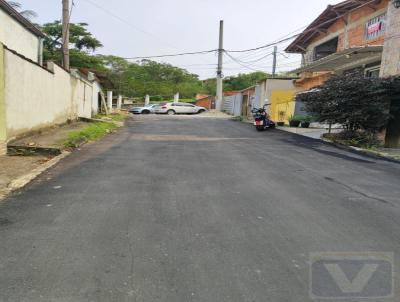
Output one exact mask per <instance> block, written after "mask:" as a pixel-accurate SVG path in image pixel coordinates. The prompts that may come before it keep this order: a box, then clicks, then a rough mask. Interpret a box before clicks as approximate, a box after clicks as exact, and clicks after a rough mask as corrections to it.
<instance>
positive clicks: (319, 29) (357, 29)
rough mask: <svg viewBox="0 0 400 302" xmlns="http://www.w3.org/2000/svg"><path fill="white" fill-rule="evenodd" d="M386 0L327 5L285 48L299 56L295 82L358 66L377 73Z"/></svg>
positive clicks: (310, 82) (316, 81)
mask: <svg viewBox="0 0 400 302" xmlns="http://www.w3.org/2000/svg"><path fill="white" fill-rule="evenodd" d="M389 3H390V1H389V0H376V1H371V0H358V1H354V0H347V1H344V2H341V3H339V4H336V5H329V6H328V7H327V8H326V10H325V11H324V12H322V14H321V15H320V16H319V17H318V18H317V19H315V20H314V21H313V22H312V23H311V24H310V25H309V26H308V27H307V28H306V29H305V30H304V31H303V33H301V34H300V35H299V36H298V37H297V38H296V39H295V40H294V41H293V42H292V43H291V44H290V45H289V46H288V47H287V49H286V52H288V53H298V54H301V55H302V57H303V64H302V65H303V66H302V67H301V68H300V69H298V70H297V72H298V73H299V74H300V75H301V78H300V79H299V80H298V81H296V84H297V85H298V86H299V87H301V88H303V89H304V90H309V89H311V88H313V87H315V86H318V85H321V84H323V83H324V82H325V81H326V80H327V79H328V78H329V77H330V75H331V74H341V73H344V72H348V71H352V70H356V69H357V70H362V71H363V72H364V73H365V74H366V75H367V76H371V77H375V76H376V77H378V76H379V73H380V66H381V61H382V51H383V44H384V41H385V32H386V19H387V16H386V15H387V9H388V5H389Z"/></svg>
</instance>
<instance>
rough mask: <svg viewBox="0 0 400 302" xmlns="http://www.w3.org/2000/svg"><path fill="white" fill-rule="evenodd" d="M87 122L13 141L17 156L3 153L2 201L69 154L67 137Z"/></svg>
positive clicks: (0, 159)
mask: <svg viewBox="0 0 400 302" xmlns="http://www.w3.org/2000/svg"><path fill="white" fill-rule="evenodd" d="M87 125H88V123H85V122H74V123H71V124H66V125H63V126H56V127H52V128H49V129H46V130H43V131H41V132H37V133H34V134H32V135H29V136H26V137H24V138H20V139H17V140H14V141H12V142H10V143H9V152H11V153H12V154H14V156H11V155H2V156H0V201H1V199H3V198H4V197H6V196H7V195H8V194H9V193H10V192H12V191H14V190H16V189H19V188H21V187H23V186H25V185H26V184H27V183H28V182H29V181H30V180H32V179H33V178H35V177H36V176H38V175H39V174H41V173H42V172H43V171H44V170H46V169H47V168H48V167H49V166H51V165H53V164H55V163H56V162H57V161H58V160H59V159H61V158H62V157H64V156H65V154H66V153H65V147H64V145H63V142H64V140H66V139H67V138H68V135H69V134H70V133H71V132H74V131H79V130H81V129H83V128H85V127H86V126H87ZM10 146H12V147H10ZM40 150H44V151H43V152H41V151H40ZM54 150H57V152H55V151H54ZM15 155H23V156H15ZM27 155H28V156H27Z"/></svg>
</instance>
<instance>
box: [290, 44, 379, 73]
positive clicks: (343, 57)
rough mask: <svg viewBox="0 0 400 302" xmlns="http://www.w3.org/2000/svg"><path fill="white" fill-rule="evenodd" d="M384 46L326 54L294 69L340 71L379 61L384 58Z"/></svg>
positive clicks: (299, 70) (357, 48)
mask: <svg viewBox="0 0 400 302" xmlns="http://www.w3.org/2000/svg"><path fill="white" fill-rule="evenodd" d="M382 51H383V46H367V47H356V48H349V49H346V50H343V51H341V52H337V53H334V54H331V55H329V56H326V57H325V58H322V59H320V60H318V61H315V62H312V63H311V64H309V65H306V66H304V67H301V68H299V69H296V70H294V71H293V72H295V73H301V72H321V71H339V70H346V69H352V68H356V67H359V66H362V65H366V64H370V63H374V62H379V61H381V59H382Z"/></svg>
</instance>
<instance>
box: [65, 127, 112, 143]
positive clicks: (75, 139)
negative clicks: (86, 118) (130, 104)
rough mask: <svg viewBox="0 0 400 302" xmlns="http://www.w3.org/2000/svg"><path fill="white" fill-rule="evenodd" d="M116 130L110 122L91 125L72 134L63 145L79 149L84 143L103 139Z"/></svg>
mask: <svg viewBox="0 0 400 302" xmlns="http://www.w3.org/2000/svg"><path fill="white" fill-rule="evenodd" d="M116 128H117V126H116V125H115V124H114V123H110V122H96V123H91V124H89V125H88V126H87V127H86V128H84V129H82V130H79V131H75V132H72V133H70V134H69V135H68V138H67V139H66V140H65V141H64V143H63V144H64V146H65V147H67V148H77V147H78V146H80V145H81V144H83V143H86V142H89V141H95V140H98V139H101V138H102V137H104V136H105V135H107V134H108V133H111V132H112V131H113V130H115V129H116Z"/></svg>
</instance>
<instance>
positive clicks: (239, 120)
mask: <svg viewBox="0 0 400 302" xmlns="http://www.w3.org/2000/svg"><path fill="white" fill-rule="evenodd" d="M231 120H232V121H234V122H243V120H244V119H243V116H234V117H232V118H231Z"/></svg>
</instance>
